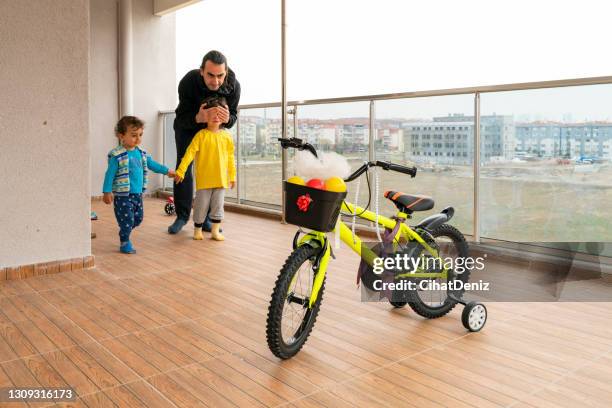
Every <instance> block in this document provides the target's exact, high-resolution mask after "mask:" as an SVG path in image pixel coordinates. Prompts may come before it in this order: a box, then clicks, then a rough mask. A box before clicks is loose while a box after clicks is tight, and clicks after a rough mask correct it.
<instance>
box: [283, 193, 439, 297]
mask: <svg viewBox="0 0 612 408" xmlns="http://www.w3.org/2000/svg"><path fill="white" fill-rule="evenodd" d="M342 211H344V212H346V213H350V214H357V217H359V218H362V219H365V220H368V221H372V222H377V220H376V214H375V213H373V212H372V211H364V209H363V208H362V207H359V206H355V205H353V204H351V203H347V202H346V201H345V202H343V204H342ZM396 217H397V218H400V221H396V220H393V219H391V218H388V217H385V216H382V215H380V214H379V215H378V225H380V226H381V227H383V228H387V229H390V230H393V228H394V227H395V225H396V223H397V222H402V221H401V219H406V218H407V216H406V214H404V213H402V212H398V214H397V215H396ZM338 228H339V233H340V240H341V241H342V242H344V243H345V244H346V245H347V246H348V247H349V248H351V249H352V250H353V252H355V253H356V254H357V255H359V256H360V257H361V258H362V259H363V260H364V261H365V262H367V264H368V265H370V266H373V264H374V259H375V258H377V257H378V255H377V254H376V253H375V252H374V251H372V250H371V249H370V248H368V246H367V245H362V240H361V238H359V237H358V236H357V235H353V233H352V231H351V229H350V228H349V227H348V226H347V225H346V223H344V222H343V221H342V220H341V219H339V221H338V223H337V225H336V229H334V233H337V232H338V231H336V230H337V229H338ZM402 237H404V238H405V239H406V241H416V242H418V243H419V244H421V245H422V246H423V248H424V249H425V250H426V251H427V253H429V254H430V255H431V256H432V257H433V258H434V260H439V261H441V259H440V257H439V254H438V251H437V250H436V249H435V248H432V247H431V246H429V245H428V244H427V242H425V240H424V239H423V238H422V237H421V236H420V235H419V234H418V233H417V232H416V231H414V230H413V229H412V228H410V227H409V226H408V225H406V224H405V223H403V222H402V224H401V225H400V228H399V229H398V231H397V233H396V235H395V237H394V242H399V240H400V238H402ZM303 244H309V245H311V246H317V247H320V248H321V249H322V250H323V251H324V253H323V254H322V256H321V258H320V262H319V265H318V268H317V270H316V271H315V278H314V282H313V287H312V293H311V295H310V299H309V304H308V307H312V306H313V305H314V303H315V301H316V300H317V297H318V295H319V291H320V290H321V286H322V285H323V280H324V278H325V274H326V272H327V266H328V265H329V260H330V257H331V246H330V245H329V242H328V240H327V237H326V235H325V232H320V231H310V232H309V233H308V234H306V235H304V236H303V237H302V238H301V239H300V240H299V242H298V246H299V245H303ZM442 265H444V263H443V262H442ZM447 273H448V269H447V268H446V266H444V269H443V271H442V272H439V273H419V272H408V273H406V274H402V275H398V277H407V276H411V277H429V278H438V277H442V278H446V277H447ZM296 277H297V274H296V276H294V278H293V279H295V278H296ZM292 284H293V282H292ZM292 284H290V285H289V287H292Z"/></svg>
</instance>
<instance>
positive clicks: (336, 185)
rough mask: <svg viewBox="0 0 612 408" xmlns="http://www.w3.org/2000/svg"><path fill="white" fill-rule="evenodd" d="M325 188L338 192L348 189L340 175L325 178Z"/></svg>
mask: <svg viewBox="0 0 612 408" xmlns="http://www.w3.org/2000/svg"><path fill="white" fill-rule="evenodd" d="M325 189H326V190H327V191H334V192H336V193H343V192H345V191H346V184H344V180H342V179H341V178H340V177H330V178H328V179H327V180H325Z"/></svg>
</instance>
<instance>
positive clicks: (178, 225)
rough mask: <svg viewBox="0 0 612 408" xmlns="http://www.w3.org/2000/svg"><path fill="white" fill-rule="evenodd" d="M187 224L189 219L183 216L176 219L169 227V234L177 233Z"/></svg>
mask: <svg viewBox="0 0 612 408" xmlns="http://www.w3.org/2000/svg"><path fill="white" fill-rule="evenodd" d="M185 224H187V221H185V220H184V219H182V218H177V219H176V220H174V222H173V223H172V225H171V226H169V227H168V234H177V233H178V232H179V231H180V230H182V229H183V227H184V226H185Z"/></svg>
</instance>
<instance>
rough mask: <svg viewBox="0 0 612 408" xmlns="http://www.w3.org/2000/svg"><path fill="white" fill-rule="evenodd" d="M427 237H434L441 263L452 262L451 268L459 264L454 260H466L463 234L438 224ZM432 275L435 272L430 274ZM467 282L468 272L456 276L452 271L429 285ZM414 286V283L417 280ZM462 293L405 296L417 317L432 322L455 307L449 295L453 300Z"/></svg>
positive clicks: (424, 292)
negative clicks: (449, 260) (459, 281)
mask: <svg viewBox="0 0 612 408" xmlns="http://www.w3.org/2000/svg"><path fill="white" fill-rule="evenodd" d="M431 235H432V236H433V238H434V241H435V242H433V243H431V244H433V245H434V246H435V247H436V248H438V251H439V256H440V258H442V259H444V260H448V259H449V258H450V259H453V265H459V264H460V263H457V261H456V260H457V259H459V258H463V259H465V258H467V256H468V243H467V241H466V240H465V237H464V236H463V234H462V233H461V232H460V231H459V230H458V229H457V228H455V227H453V226H452V225H448V224H442V225H440V226H439V227H437V228H436V229H435V230H433V231H431ZM432 272H438V271H437V270H436V271H432ZM469 279H470V270H469V269H467V268H466V269H465V271H463V273H461V274H459V273H457V272H455V271H454V270H450V271H449V275H448V276H447V278H436V279H433V280H432V282H435V283H436V284H440V285H445V284H448V283H449V282H451V281H453V280H461V281H462V282H463V283H467V282H468V281H469ZM416 283H417V285H418V283H419V282H418V280H417V282H416ZM463 292H464V290H463V289H460V290H414V291H408V292H407V293H406V295H407V297H408V299H407V300H408V305H409V306H410V307H411V308H412V310H414V311H415V312H416V313H417V314H419V315H421V316H423V317H426V318H428V319H435V318H438V317H442V316H444V315H445V314H447V313H448V312H450V311H451V310H453V308H454V307H455V305H456V304H457V301H456V300H455V299H453V298H452V297H449V294H452V295H453V297H454V298H456V299H459V298H461V296H462V295H463Z"/></svg>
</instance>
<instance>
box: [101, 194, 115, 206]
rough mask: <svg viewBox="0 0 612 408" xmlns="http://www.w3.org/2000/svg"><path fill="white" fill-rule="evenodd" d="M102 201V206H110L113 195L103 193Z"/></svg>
mask: <svg viewBox="0 0 612 408" xmlns="http://www.w3.org/2000/svg"><path fill="white" fill-rule="evenodd" d="M102 201H104V204H111V203H112V202H113V193H104V196H103V197H102Z"/></svg>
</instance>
